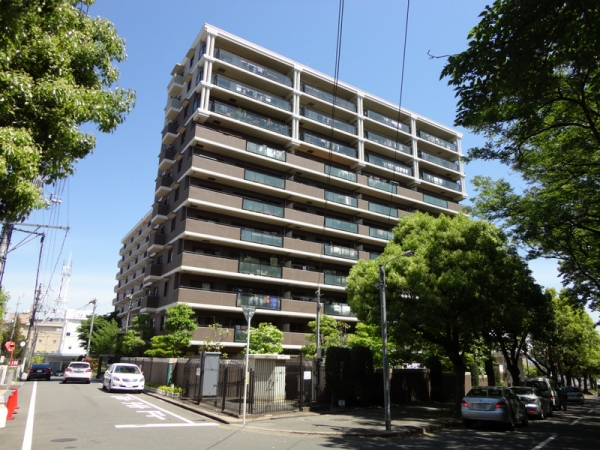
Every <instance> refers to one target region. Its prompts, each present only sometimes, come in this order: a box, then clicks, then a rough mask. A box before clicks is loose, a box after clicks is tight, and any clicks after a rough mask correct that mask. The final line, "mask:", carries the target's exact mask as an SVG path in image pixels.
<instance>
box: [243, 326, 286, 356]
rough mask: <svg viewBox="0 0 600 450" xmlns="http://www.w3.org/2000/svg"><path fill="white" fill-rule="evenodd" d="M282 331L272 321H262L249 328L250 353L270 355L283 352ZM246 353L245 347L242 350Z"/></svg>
mask: <svg viewBox="0 0 600 450" xmlns="http://www.w3.org/2000/svg"><path fill="white" fill-rule="evenodd" d="M282 344H283V331H281V330H280V329H279V328H277V327H276V326H275V325H273V324H272V323H266V322H263V323H261V324H259V325H258V328H250V354H251V355H252V354H259V355H271V354H275V355H278V354H281V353H283V345H282ZM242 353H243V354H246V348H244V350H243V351H242Z"/></svg>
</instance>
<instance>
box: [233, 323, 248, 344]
mask: <svg viewBox="0 0 600 450" xmlns="http://www.w3.org/2000/svg"><path fill="white" fill-rule="evenodd" d="M247 328H248V327H247V326H245V325H236V326H235V330H234V332H233V342H246V341H247V340H248V334H247V333H248V332H247Z"/></svg>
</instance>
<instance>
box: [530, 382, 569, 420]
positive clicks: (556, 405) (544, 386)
mask: <svg viewBox="0 0 600 450" xmlns="http://www.w3.org/2000/svg"><path fill="white" fill-rule="evenodd" d="M525 386H527V387H534V388H537V389H539V391H540V392H541V393H542V395H543V396H544V397H546V398H547V399H548V401H549V402H550V407H551V408H550V414H549V416H552V411H553V410H555V409H558V410H560V409H561V408H562V406H563V405H562V404H561V402H560V396H559V392H558V386H557V385H556V383H555V382H554V380H552V379H550V378H547V377H532V378H527V380H525Z"/></svg>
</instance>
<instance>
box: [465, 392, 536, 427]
mask: <svg viewBox="0 0 600 450" xmlns="http://www.w3.org/2000/svg"><path fill="white" fill-rule="evenodd" d="M461 415H462V420H463V423H464V424H465V426H466V427H470V426H472V425H473V422H476V421H485V422H488V421H489V422H499V423H501V424H503V425H504V426H505V427H506V429H508V430H511V431H512V430H514V429H515V424H516V423H520V424H521V425H523V426H527V424H528V423H529V417H528V416H527V411H526V410H525V405H524V404H523V403H522V402H521V401H520V400H519V398H518V397H517V396H516V395H515V394H514V393H513V392H512V391H511V390H510V389H508V388H505V387H500V386H479V387H474V388H473V389H471V390H470V391H469V393H468V394H467V395H466V396H465V397H464V398H463V399H462V406H461Z"/></svg>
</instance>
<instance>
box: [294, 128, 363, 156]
mask: <svg viewBox="0 0 600 450" xmlns="http://www.w3.org/2000/svg"><path fill="white" fill-rule="evenodd" d="M300 139H302V140H303V141H304V142H306V143H308V144H312V145H316V146H317V147H321V148H324V149H327V150H331V151H333V152H336V153H341V154H343V155H346V156H349V157H350V158H357V157H358V152H357V151H356V149H355V148H353V147H350V146H349V145H346V144H342V143H340V142H334V141H331V140H329V139H326V138H324V137H320V136H317V135H315V134H311V133H308V132H306V131H301V132H300Z"/></svg>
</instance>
